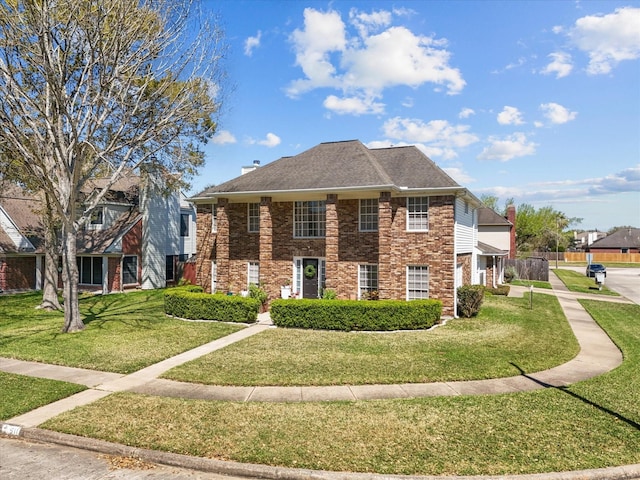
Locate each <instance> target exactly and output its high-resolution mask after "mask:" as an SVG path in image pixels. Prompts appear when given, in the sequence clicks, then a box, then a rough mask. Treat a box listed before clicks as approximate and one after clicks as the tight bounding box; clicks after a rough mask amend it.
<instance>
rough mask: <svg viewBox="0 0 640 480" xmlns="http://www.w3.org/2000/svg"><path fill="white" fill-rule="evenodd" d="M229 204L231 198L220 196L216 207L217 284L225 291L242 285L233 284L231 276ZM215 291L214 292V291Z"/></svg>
mask: <svg viewBox="0 0 640 480" xmlns="http://www.w3.org/2000/svg"><path fill="white" fill-rule="evenodd" d="M228 205H229V199H227V198H219V199H218V203H217V205H214V206H213V208H216V209H217V210H216V213H217V216H216V217H217V218H216V227H217V235H216V265H217V284H218V289H219V290H220V289H223V290H225V291H227V290H229V289H231V290H234V291H239V290H240V289H241V285H232V284H231V278H230V276H229V274H230V272H229V214H228V211H227V207H228ZM212 293H214V292H212Z"/></svg>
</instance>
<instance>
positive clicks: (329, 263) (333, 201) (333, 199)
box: [325, 194, 340, 294]
mask: <svg viewBox="0 0 640 480" xmlns="http://www.w3.org/2000/svg"><path fill="white" fill-rule="evenodd" d="M325 214H326V216H325V218H326V226H325V274H326V283H325V288H329V289H331V290H335V291H336V293H338V294H339V293H340V292H338V290H339V286H340V282H339V278H338V276H339V272H338V250H339V245H338V244H339V241H338V240H339V238H338V195H336V194H328V195H327V201H326V212H325Z"/></svg>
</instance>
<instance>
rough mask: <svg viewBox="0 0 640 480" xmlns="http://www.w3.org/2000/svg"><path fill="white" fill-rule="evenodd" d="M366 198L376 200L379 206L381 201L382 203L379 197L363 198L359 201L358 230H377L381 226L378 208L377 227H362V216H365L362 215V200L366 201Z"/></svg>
mask: <svg viewBox="0 0 640 480" xmlns="http://www.w3.org/2000/svg"><path fill="white" fill-rule="evenodd" d="M365 200H366V201H371V200H373V201H375V202H376V206H378V207H379V203H380V202H379V200H378V199H377V198H361V199H360V200H359V201H358V230H359V231H361V232H377V231H378V229H379V226H380V224H379V223H378V222H379V214H378V210H376V225H377V226H376V228H375V229H369V228H362V218H363V216H362V202H363V201H365Z"/></svg>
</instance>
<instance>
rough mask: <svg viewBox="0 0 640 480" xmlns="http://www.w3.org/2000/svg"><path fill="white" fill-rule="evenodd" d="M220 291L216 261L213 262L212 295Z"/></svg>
mask: <svg viewBox="0 0 640 480" xmlns="http://www.w3.org/2000/svg"><path fill="white" fill-rule="evenodd" d="M217 290H218V263H217V262H216V261H215V260H214V261H213V262H211V293H216V291H217Z"/></svg>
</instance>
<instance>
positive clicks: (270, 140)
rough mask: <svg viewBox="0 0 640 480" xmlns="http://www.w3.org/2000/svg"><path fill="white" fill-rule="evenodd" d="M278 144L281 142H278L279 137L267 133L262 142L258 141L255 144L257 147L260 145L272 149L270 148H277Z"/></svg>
mask: <svg viewBox="0 0 640 480" xmlns="http://www.w3.org/2000/svg"><path fill="white" fill-rule="evenodd" d="M280 142H281V140H280V137H279V136H277V135H276V134H274V133H271V132H269V133H267V137H266V138H265V139H264V140H259V141H258V142H257V143H258V145H262V146H264V147H269V148H272V147H277V146H278V145H280Z"/></svg>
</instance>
